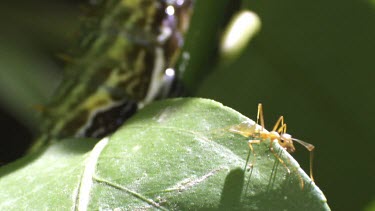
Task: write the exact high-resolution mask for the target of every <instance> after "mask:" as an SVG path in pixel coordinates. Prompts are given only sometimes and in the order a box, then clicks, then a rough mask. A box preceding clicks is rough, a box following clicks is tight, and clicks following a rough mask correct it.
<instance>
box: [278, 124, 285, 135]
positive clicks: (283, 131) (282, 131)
mask: <svg viewBox="0 0 375 211" xmlns="http://www.w3.org/2000/svg"><path fill="white" fill-rule="evenodd" d="M277 132H278V133H279V134H282V133H286V124H282V125H281V127H280V128H279V129H278V130H277Z"/></svg>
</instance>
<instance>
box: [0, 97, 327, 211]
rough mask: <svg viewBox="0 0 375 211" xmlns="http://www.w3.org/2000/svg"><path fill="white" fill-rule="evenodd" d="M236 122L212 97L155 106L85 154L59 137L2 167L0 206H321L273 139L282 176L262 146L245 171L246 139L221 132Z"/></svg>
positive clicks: (319, 196)
mask: <svg viewBox="0 0 375 211" xmlns="http://www.w3.org/2000/svg"><path fill="white" fill-rule="evenodd" d="M244 120H247V118H246V117H244V116H242V115H241V114H239V113H238V112H236V111H234V110H232V109H230V108H228V107H225V106H223V105H221V104H220V103H217V102H214V101H211V100H205V99H193V98H188V99H174V100H166V101H160V102H157V103H153V104H152V105H150V106H147V107H146V108H144V109H143V110H142V111H141V112H139V113H138V114H137V115H136V116H135V117H134V118H132V119H131V120H130V121H128V122H127V123H126V125H124V126H123V127H122V128H121V129H119V130H118V131H117V132H116V133H115V134H113V135H112V136H111V137H110V138H104V139H103V140H101V141H100V142H99V143H98V144H96V146H95V147H94V149H93V150H92V151H91V152H89V153H88V152H87V151H88V149H89V148H90V146H91V145H92V141H91V142H90V141H87V140H77V139H75V140H74V139H71V140H64V141H62V142H60V143H58V144H55V145H52V146H50V147H49V148H48V149H47V150H46V151H45V152H44V153H43V154H42V155H41V156H40V157H38V158H35V159H34V160H33V161H31V162H30V164H28V165H26V166H25V167H23V168H19V169H18V170H16V171H14V172H11V170H12V168H16V167H19V163H22V162H21V161H19V162H18V163H15V164H11V165H9V166H7V167H6V168H5V169H3V174H4V172H5V171H7V174H6V175H4V176H3V177H2V178H1V180H0V190H1V191H0V197H1V199H2V202H1V203H0V209H1V210H20V209H21V210H22V209H41V208H66V209H78V210H85V209H89V210H94V209H95V210H97V209H98V208H101V209H115V208H120V210H148V209H151V210H152V209H167V210H188V209H190V210H205V209H210V210H213V209H223V210H228V209H240V210H241V209H244V210H245V209H246V210H249V209H251V210H255V209H260V210H265V209H267V210H303V209H308V210H329V207H328V205H327V203H326V199H325V197H324V195H323V193H322V192H321V191H320V190H319V188H318V187H317V186H315V184H314V183H313V182H311V180H310V179H309V177H308V176H307V175H306V174H305V173H304V172H303V171H302V170H301V169H300V168H299V166H298V164H297V162H296V161H295V160H294V159H293V158H292V157H291V156H290V155H289V154H287V153H286V152H285V151H284V150H283V149H281V148H280V147H279V145H278V144H276V142H275V143H274V149H275V151H276V152H278V153H279V156H280V157H281V158H282V159H283V161H284V162H285V164H286V165H287V166H288V169H290V171H291V172H290V173H288V171H287V168H286V167H285V166H283V165H281V164H280V163H279V161H278V159H277V158H276V156H275V155H274V154H272V152H271V151H270V149H269V140H265V141H264V142H262V143H261V144H259V145H256V146H255V147H254V151H255V153H256V160H254V157H253V156H250V161H249V163H251V164H252V166H253V168H252V169H249V168H248V167H246V158H247V155H248V152H249V147H248V145H247V140H246V138H244V137H242V136H239V135H236V134H233V133H230V132H229V131H228V130H227V129H228V127H230V126H231V125H235V124H239V123H240V122H242V121H244ZM248 121H249V122H250V123H251V124H254V123H253V122H252V121H251V120H248ZM25 159H26V160H27V158H25ZM244 169H245V171H244ZM302 180H303V183H304V186H303V188H302V187H301V184H300V182H301V181H302Z"/></svg>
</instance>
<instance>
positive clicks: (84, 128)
mask: <svg viewBox="0 0 375 211" xmlns="http://www.w3.org/2000/svg"><path fill="white" fill-rule="evenodd" d="M100 4H101V5H99V6H100V7H101V14H102V15H101V17H99V18H97V19H96V20H95V22H94V23H93V24H94V27H96V29H95V30H94V32H92V33H91V35H90V36H88V37H89V38H87V39H85V40H82V45H83V46H84V50H83V52H82V55H81V56H79V58H77V59H75V60H74V63H72V64H71V65H70V66H69V67H68V70H67V75H66V78H65V79H64V80H63V82H62V84H61V85H60V87H59V89H58V91H57V92H56V95H55V96H54V97H53V99H52V102H51V103H50V104H49V105H48V107H47V108H46V109H45V111H44V112H43V115H44V117H45V122H44V125H43V135H42V137H41V138H40V140H39V141H38V142H39V145H40V144H41V143H46V142H48V141H47V140H51V139H60V138H65V137H95V138H100V137H103V136H106V135H108V134H110V133H111V132H113V131H114V130H116V129H117V128H118V127H119V126H120V125H121V124H122V123H123V122H124V121H125V120H126V119H127V118H129V117H130V116H131V115H132V114H134V113H135V112H136V110H137V109H138V108H140V107H142V106H143V105H144V104H147V103H149V102H151V101H153V100H155V99H158V98H164V97H168V96H169V95H170V94H171V92H172V91H173V89H172V86H173V83H174V81H175V79H176V78H175V69H174V67H175V64H176V60H177V58H178V57H179V55H180V52H181V47H182V45H183V42H184V39H183V36H184V33H185V32H186V30H187V29H188V25H189V21H190V16H191V14H192V6H193V3H192V1H191V0H111V1H104V2H102V3H100Z"/></svg>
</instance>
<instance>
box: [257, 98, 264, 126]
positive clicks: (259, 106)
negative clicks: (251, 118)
mask: <svg viewBox="0 0 375 211" xmlns="http://www.w3.org/2000/svg"><path fill="white" fill-rule="evenodd" d="M259 118H260V125H261V126H262V130H263V129H264V128H265V126H264V118H263V106H262V103H259V104H258V114H257V124H259Z"/></svg>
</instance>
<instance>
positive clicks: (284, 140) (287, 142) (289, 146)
mask: <svg viewBox="0 0 375 211" xmlns="http://www.w3.org/2000/svg"><path fill="white" fill-rule="evenodd" d="M278 140H279V144H280V145H281V146H282V147H284V148H285V149H286V151H288V152H294V151H295V150H296V148H294V145H293V139H292V136H291V135H289V134H287V133H282V134H281V135H280V139H278Z"/></svg>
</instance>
